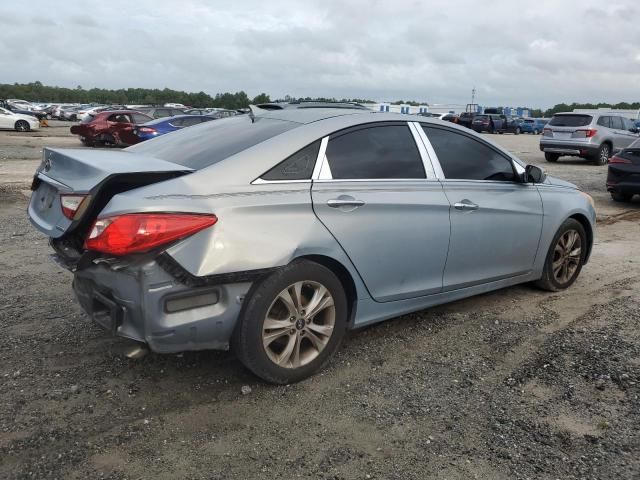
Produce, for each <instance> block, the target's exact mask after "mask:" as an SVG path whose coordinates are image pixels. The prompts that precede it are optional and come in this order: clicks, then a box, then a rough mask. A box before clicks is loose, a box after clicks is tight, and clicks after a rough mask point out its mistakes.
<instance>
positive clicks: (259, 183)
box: [251, 178, 311, 185]
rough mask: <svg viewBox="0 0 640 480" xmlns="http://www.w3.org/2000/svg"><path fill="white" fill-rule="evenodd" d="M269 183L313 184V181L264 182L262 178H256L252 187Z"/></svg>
mask: <svg viewBox="0 0 640 480" xmlns="http://www.w3.org/2000/svg"><path fill="white" fill-rule="evenodd" d="M269 183H311V179H308V178H307V179H304V180H263V179H262V178H256V179H255V180H254V181H253V182H251V185H267V184H269Z"/></svg>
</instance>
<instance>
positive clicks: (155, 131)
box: [133, 115, 216, 143]
mask: <svg viewBox="0 0 640 480" xmlns="http://www.w3.org/2000/svg"><path fill="white" fill-rule="evenodd" d="M212 120H216V119H215V118H214V117H212V116H210V115H177V116H175V117H165V118H157V119H155V120H151V121H150V122H147V123H143V124H142V125H136V126H135V127H134V129H133V134H134V135H135V136H136V137H137V138H138V142H142V141H144V140H150V139H152V138H156V137H159V136H160V135H164V134H165V133H170V132H175V131H176V130H181V129H183V128H185V127H191V126H193V125H199V124H201V123H203V122H210V121H212ZM138 142H134V143H138Z"/></svg>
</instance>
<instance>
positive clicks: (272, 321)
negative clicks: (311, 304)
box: [262, 317, 291, 330]
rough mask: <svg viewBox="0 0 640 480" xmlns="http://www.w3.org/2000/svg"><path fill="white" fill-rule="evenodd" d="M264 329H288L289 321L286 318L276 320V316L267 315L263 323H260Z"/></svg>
mask: <svg viewBox="0 0 640 480" xmlns="http://www.w3.org/2000/svg"><path fill="white" fill-rule="evenodd" d="M262 328H263V329H264V330H276V329H281V328H284V329H289V328H291V323H290V322H289V321H287V320H278V319H276V318H271V317H267V318H265V319H264V324H263V325H262Z"/></svg>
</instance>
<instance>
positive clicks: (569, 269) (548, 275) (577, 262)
mask: <svg viewBox="0 0 640 480" xmlns="http://www.w3.org/2000/svg"><path fill="white" fill-rule="evenodd" d="M586 255H587V234H586V232H585V230H584V227H583V226H582V224H581V223H580V222H578V221H577V220H575V219H573V218H569V219H567V220H566V221H565V222H564V223H563V224H562V225H561V226H560V228H559V229H558V231H557V232H556V235H555V237H553V241H552V242H551V246H550V247H549V251H548V253H547V258H546V259H545V263H544V269H543V271H542V278H540V280H538V281H537V282H536V285H537V286H539V287H540V288H542V289H544V290H549V291H552V292H557V291H558V290H564V289H565V288H568V287H570V286H571V285H572V284H573V282H575V281H576V278H578V275H580V271H581V270H582V265H584V260H585V258H586Z"/></svg>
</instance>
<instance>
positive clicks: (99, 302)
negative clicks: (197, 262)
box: [73, 259, 252, 353]
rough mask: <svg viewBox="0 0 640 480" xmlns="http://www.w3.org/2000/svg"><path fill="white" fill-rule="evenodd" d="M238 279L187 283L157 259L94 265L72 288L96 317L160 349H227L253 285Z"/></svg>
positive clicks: (78, 275)
mask: <svg viewBox="0 0 640 480" xmlns="http://www.w3.org/2000/svg"><path fill="white" fill-rule="evenodd" d="M238 278H239V280H238V281H234V282H232V283H218V284H215V283H214V282H210V284H204V283H203V284H198V285H193V284H192V285H186V284H185V283H183V282H181V281H180V280H178V279H177V278H176V277H175V276H173V275H171V274H170V273H168V272H167V271H166V270H165V269H163V268H162V267H161V266H160V265H159V264H158V262H157V261H156V260H155V259H154V260H148V261H145V262H142V263H136V264H130V265H126V266H124V267H122V266H117V267H116V266H114V265H110V264H107V263H98V264H92V265H90V266H88V267H86V268H82V269H79V270H76V271H75V272H74V280H73V289H74V291H75V293H76V296H77V298H78V301H79V302H80V305H81V306H82V308H83V309H84V310H85V311H86V312H87V314H88V315H89V316H90V317H91V318H92V320H93V321H95V322H96V323H98V324H99V325H101V326H102V327H104V328H105V329H107V330H108V331H110V332H111V333H112V334H114V335H117V336H121V337H126V338H130V339H133V340H136V341H140V342H145V343H147V344H148V346H149V348H150V349H151V350H153V351H155V352H159V353H173V352H180V351H185V350H203V349H216V350H226V349H228V348H229V340H230V338H231V334H232V332H233V329H234V327H235V325H236V321H237V319H238V316H239V314H240V309H241V307H242V302H243V300H244V296H245V295H246V293H247V292H248V291H249V288H250V287H251V284H252V283H251V282H250V281H247V278H243V277H238ZM230 280H231V279H230Z"/></svg>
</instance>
